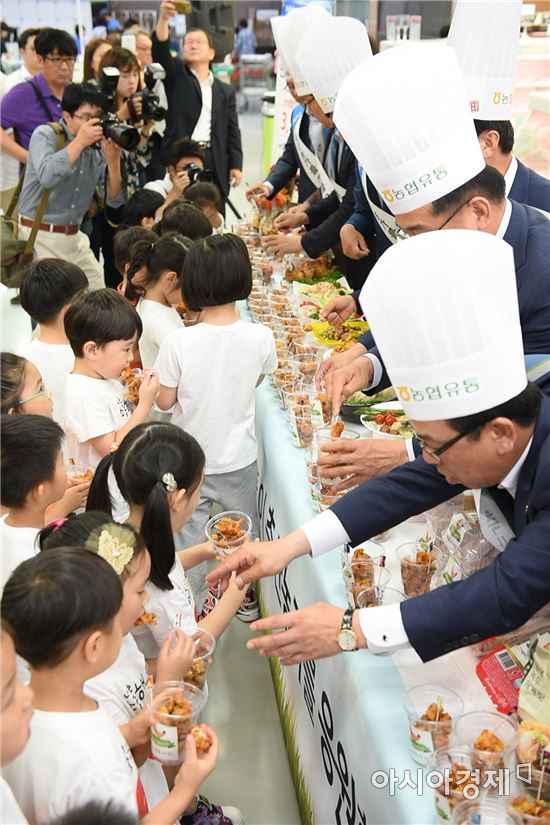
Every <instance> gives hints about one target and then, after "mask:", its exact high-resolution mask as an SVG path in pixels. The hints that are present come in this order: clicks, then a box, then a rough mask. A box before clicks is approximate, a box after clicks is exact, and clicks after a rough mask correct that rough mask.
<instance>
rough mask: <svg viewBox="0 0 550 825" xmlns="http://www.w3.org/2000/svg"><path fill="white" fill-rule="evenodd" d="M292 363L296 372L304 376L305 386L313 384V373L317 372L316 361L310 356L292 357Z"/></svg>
mask: <svg viewBox="0 0 550 825" xmlns="http://www.w3.org/2000/svg"><path fill="white" fill-rule="evenodd" d="M292 362H293V364H294V366H295V367H296V369H297V370H299V371H300V372H301V373H302V375H303V376H304V383H305V384H313V382H314V381H315V373H316V372H317V367H318V360H317V358H315V357H312V356H311V355H294V356H293V357H292Z"/></svg>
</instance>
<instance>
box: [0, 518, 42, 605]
mask: <svg viewBox="0 0 550 825" xmlns="http://www.w3.org/2000/svg"><path fill="white" fill-rule="evenodd" d="M6 518H7V514H6V515H3V516H0V548H1V557H0V570H1V582H2V587H1V590H2V591H3V590H4V586H5V584H6V582H7V580H8V579H9V577H10V576H11V574H12V573H13V571H14V570H15V568H16V567H18V566H19V565H20V564H21V562H22V561H26V560H27V559H32V558H33V556H36V554H37V553H38V548H37V547H36V542H35V540H36V537H37V535H38V533H39V530H38V528H36V527H11V526H10V525H9V524H6ZM0 593H1V591H0Z"/></svg>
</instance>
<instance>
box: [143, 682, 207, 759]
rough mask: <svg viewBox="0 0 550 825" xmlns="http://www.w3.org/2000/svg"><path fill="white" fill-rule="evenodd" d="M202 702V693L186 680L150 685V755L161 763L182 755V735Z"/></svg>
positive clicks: (197, 714) (194, 719) (188, 729)
mask: <svg viewBox="0 0 550 825" xmlns="http://www.w3.org/2000/svg"><path fill="white" fill-rule="evenodd" d="M205 703H206V695H205V694H204V692H203V691H202V690H199V688H197V687H195V685H190V684H187V683H186V682H176V681H173V682H159V684H158V685H155V687H154V688H153V709H152V713H153V720H154V721H153V724H152V726H151V754H152V756H153V758H154V759H156V760H157V761H159V762H162V764H163V765H178V764H179V763H180V762H183V760H184V757H185V738H186V736H187V734H188V733H190V732H191V728H192V727H193V725H194V724H195V722H196V721H197V719H198V717H199V714H200V712H201V711H202V709H203V707H204V705H205Z"/></svg>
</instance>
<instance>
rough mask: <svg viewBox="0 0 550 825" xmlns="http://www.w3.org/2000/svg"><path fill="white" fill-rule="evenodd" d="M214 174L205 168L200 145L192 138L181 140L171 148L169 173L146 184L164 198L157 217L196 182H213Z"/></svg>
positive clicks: (147, 187)
mask: <svg viewBox="0 0 550 825" xmlns="http://www.w3.org/2000/svg"><path fill="white" fill-rule="evenodd" d="M212 179H213V174H212V172H211V171H210V169H205V168H204V151H203V150H202V149H201V145H200V143H197V141H196V140H191V139H190V138H180V139H179V140H176V141H175V142H174V143H173V144H172V146H171V147H170V152H169V155H168V171H167V172H166V175H165V176H164V178H161V179H159V180H152V181H150V182H149V183H147V184H145V189H151V190H152V191H153V192H158V193H159V195H162V197H163V198H164V203H163V205H162V207H161V208H160V209H159V210H158V212H157V216H161V215H162V213H163V212H164V210H165V209H166V207H167V206H169V205H170V204H171V203H172V202H173V201H175V200H177V199H178V198H181V197H183V196H184V193H185V190H186V189H187V187H188V186H190V185H191V184H192V183H195V182H196V181H211V180H212Z"/></svg>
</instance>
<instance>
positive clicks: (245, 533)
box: [204, 510, 252, 556]
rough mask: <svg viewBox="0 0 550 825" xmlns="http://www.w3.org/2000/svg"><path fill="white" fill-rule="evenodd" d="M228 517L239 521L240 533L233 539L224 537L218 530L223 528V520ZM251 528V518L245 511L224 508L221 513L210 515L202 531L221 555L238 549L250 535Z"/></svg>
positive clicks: (227, 554)
mask: <svg viewBox="0 0 550 825" xmlns="http://www.w3.org/2000/svg"><path fill="white" fill-rule="evenodd" d="M225 519H229V520H231V521H233V522H237V521H240V523H241V524H240V528H239V530H242V535H241V536H239V537H238V538H235V539H226V538H224V537H223V533H221V532H220V530H221V529H222V528H223V526H224V525H223V521H224V520H225ZM251 530H252V519H251V518H250V516H247V515H246V513H241V512H240V511H239V510H226V511H225V512H223V513H218V515H217V516H212V518H211V519H209V520H208V521H207V522H206V526H205V528H204V532H205V534H206V538H207V539H208V541H211V542H212V544H213V545H214V547H215V548H216V550H217V551H218V553H219V554H220V555H221V556H230V555H231V553H234V552H235V550H238V549H239V547H240V546H241V544H243V542H245V541H246V539H247V538H248V537H249V536H250V531H251Z"/></svg>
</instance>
